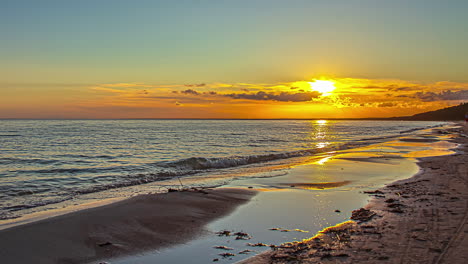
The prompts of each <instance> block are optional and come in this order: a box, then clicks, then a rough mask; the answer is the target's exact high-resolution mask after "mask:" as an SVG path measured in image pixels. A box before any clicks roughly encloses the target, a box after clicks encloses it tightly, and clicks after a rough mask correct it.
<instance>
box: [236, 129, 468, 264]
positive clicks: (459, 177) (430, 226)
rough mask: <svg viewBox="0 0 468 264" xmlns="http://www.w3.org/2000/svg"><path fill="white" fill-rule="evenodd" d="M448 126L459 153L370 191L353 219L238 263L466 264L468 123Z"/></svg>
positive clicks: (430, 160)
mask: <svg viewBox="0 0 468 264" xmlns="http://www.w3.org/2000/svg"><path fill="white" fill-rule="evenodd" d="M449 130H450V131H453V132H455V133H458V137H456V138H452V139H451V140H450V141H451V142H454V143H457V144H459V147H458V148H457V149H455V151H456V153H455V154H452V155H448V156H435V157H425V158H418V162H417V164H418V166H419V167H420V171H419V172H418V173H417V174H416V175H414V176H412V177H410V178H408V179H403V180H398V181H395V182H393V183H390V184H388V185H386V186H385V187H383V188H380V189H378V190H375V191H373V192H368V193H369V195H370V196H372V197H373V198H372V199H371V200H370V201H369V203H368V204H367V205H366V206H364V207H363V208H361V209H358V210H355V211H353V214H352V216H351V220H349V221H346V222H343V223H341V224H338V225H336V226H331V227H328V228H325V229H324V230H322V231H321V232H319V233H318V234H317V235H315V236H314V237H312V238H309V239H305V240H303V241H300V242H288V243H285V244H283V245H281V246H278V247H276V248H274V249H273V250H270V251H266V252H264V253H261V254H259V255H256V256H253V257H251V258H249V259H247V260H244V261H240V262H238V263H239V264H246V263H253V264H263V263H376V262H383V263H465V261H466V259H467V258H468V252H466V248H468V192H467V191H466V190H467V188H468V166H467V164H466V160H468V137H467V136H466V135H467V134H468V126H466V125H464V126H463V124H461V126H460V127H459V128H455V129H454V128H451V129H449ZM463 130H464V131H463ZM463 134H464V135H463Z"/></svg>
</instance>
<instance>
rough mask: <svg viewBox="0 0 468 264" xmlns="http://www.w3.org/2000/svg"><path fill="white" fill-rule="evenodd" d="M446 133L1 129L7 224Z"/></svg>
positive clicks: (143, 126) (238, 124) (0, 184)
mask: <svg viewBox="0 0 468 264" xmlns="http://www.w3.org/2000/svg"><path fill="white" fill-rule="evenodd" d="M444 124H445V123H443V122H414V121H357V120H356V121H339V120H0V219H2V220H6V219H14V218H18V217H21V216H24V215H27V214H30V213H34V212H39V211H41V210H48V209H50V208H54V207H58V206H63V203H64V202H67V201H68V202H70V201H73V204H75V205H76V204H79V203H80V201H81V202H84V201H89V199H90V197H92V199H105V198H113V197H116V196H131V195H134V194H135V193H139V192H148V190H154V191H155V192H158V191H159V192H163V191H167V189H169V188H179V187H190V186H192V187H193V186H205V187H206V186H222V185H227V184H229V183H231V182H232V181H235V180H236V179H238V178H239V177H241V176H242V177H250V176H251V177H275V175H279V174H278V173H276V174H275V171H276V172H277V171H278V168H283V167H284V166H288V164H292V163H294V162H296V163H297V162H300V161H301V160H302V159H304V158H310V157H313V156H314V155H319V154H321V153H325V152H330V151H337V150H344V149H349V148H355V147H360V146H365V145H370V144H374V143H378V142H383V141H385V140H388V139H391V138H395V137H400V136H402V135H411V134H412V133H417V131H419V130H422V129H427V128H431V127H438V126H442V125H444ZM282 166H283V167H282ZM259 175H260V176H259ZM148 186H150V188H148ZM158 186H159V187H158ZM124 190H125V191H124ZM129 190H130V191H129ZM83 197H86V198H87V199H81V198H83ZM80 199H81V200H80Z"/></svg>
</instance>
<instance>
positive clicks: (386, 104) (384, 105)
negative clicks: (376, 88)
mask: <svg viewBox="0 0 468 264" xmlns="http://www.w3.org/2000/svg"><path fill="white" fill-rule="evenodd" d="M393 106H397V104H395V103H381V104H379V105H378V107H393Z"/></svg>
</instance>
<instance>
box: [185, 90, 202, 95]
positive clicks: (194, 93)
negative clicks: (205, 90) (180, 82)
mask: <svg viewBox="0 0 468 264" xmlns="http://www.w3.org/2000/svg"><path fill="white" fill-rule="evenodd" d="M181 93H183V94H192V95H199V94H200V93H199V92H197V91H195V90H192V89H187V90H184V91H182V92H181Z"/></svg>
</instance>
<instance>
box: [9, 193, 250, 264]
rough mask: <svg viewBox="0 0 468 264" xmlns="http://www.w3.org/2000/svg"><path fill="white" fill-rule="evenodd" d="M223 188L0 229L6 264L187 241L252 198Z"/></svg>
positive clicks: (84, 257) (86, 258)
mask: <svg viewBox="0 0 468 264" xmlns="http://www.w3.org/2000/svg"><path fill="white" fill-rule="evenodd" d="M255 193H256V192H255V191H252V190H246V189H232V188H219V189H215V190H190V191H181V192H169V193H166V194H157V195H154V194H149V195H141V196H137V197H134V198H130V199H128V200H124V201H121V202H116V203H113V204H110V205H106V206H102V207H96V208H90V209H87V210H83V211H78V212H74V213H70V214H66V215H61V216H57V217H53V218H49V219H45V220H41V221H38V222H33V223H29V224H26V225H21V226H16V227H13V228H9V229H5V230H1V231H0V238H1V239H0V262H1V263H44V264H45V263H87V262H91V261H96V260H101V259H108V258H112V257H116V256H121V255H126V254H129V253H132V254H134V253H138V252H142V251H145V250H149V249H160V248H164V247H169V246H173V245H176V244H180V243H184V242H186V241H189V240H190V239H193V238H194V237H196V236H198V235H201V234H203V233H204V232H206V230H205V229H204V226H205V225H206V224H207V223H208V222H210V221H212V220H214V219H216V218H219V217H221V216H224V215H226V214H228V213H230V212H232V211H233V210H234V209H235V208H236V207H237V206H239V205H241V204H243V203H245V202H247V201H248V200H250V198H251V197H252V196H254V195H255Z"/></svg>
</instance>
